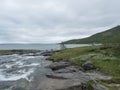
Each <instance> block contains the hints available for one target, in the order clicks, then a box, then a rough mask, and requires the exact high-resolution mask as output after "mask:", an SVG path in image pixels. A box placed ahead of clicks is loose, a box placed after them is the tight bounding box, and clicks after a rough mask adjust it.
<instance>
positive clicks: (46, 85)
mask: <svg viewBox="0 0 120 90" xmlns="http://www.w3.org/2000/svg"><path fill="white" fill-rule="evenodd" d="M82 85H83V84H82V82H81V80H79V79H74V80H72V79H67V80H59V79H51V78H47V79H45V80H44V81H42V82H41V84H40V85H39V86H38V87H37V90H88V89H85V87H84V89H83V86H82Z"/></svg>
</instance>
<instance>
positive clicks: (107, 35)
mask: <svg viewBox="0 0 120 90" xmlns="http://www.w3.org/2000/svg"><path fill="white" fill-rule="evenodd" d="M119 37H120V25H118V26H116V27H113V28H111V29H108V30H106V31H103V32H99V33H96V34H94V35H92V36H90V37H86V38H82V39H73V40H69V41H65V42H63V43H64V44H89V43H120V40H119Z"/></svg>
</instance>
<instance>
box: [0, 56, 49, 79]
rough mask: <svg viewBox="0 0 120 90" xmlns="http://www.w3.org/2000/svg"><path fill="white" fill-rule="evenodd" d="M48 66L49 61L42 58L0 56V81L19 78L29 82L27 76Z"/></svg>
mask: <svg viewBox="0 0 120 90" xmlns="http://www.w3.org/2000/svg"><path fill="white" fill-rule="evenodd" d="M48 64H50V61H47V60H45V57H44V56H29V55H26V54H25V55H18V54H13V55H3V56H0V81H14V80H19V79H21V78H25V79H27V80H31V78H30V77H29V76H30V74H32V73H33V72H34V71H35V69H37V68H38V67H39V68H42V67H45V66H46V65H48ZM28 77H29V78H28Z"/></svg>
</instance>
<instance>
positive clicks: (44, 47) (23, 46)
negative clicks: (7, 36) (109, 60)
mask: <svg viewBox="0 0 120 90" xmlns="http://www.w3.org/2000/svg"><path fill="white" fill-rule="evenodd" d="M65 46H66V47H67V48H74V47H82V46H90V44H66V45H65ZM11 49H28V50H29V49H37V50H51V49H53V50H59V49H60V44H0V50H11Z"/></svg>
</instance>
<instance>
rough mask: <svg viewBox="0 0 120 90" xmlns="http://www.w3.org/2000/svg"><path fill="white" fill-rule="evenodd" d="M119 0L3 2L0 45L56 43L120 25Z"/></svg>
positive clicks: (1, 3) (0, 11)
mask: <svg viewBox="0 0 120 90" xmlns="http://www.w3.org/2000/svg"><path fill="white" fill-rule="evenodd" d="M119 4H120V1H119V0H0V43H56V42H61V41H65V40H70V39H76V38H83V37H87V36H90V35H92V34H94V33H97V32H101V31H103V30H106V29H108V28H111V27H113V26H116V25H119V24H120V19H119V18H120V12H119V10H120V5H119Z"/></svg>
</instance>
